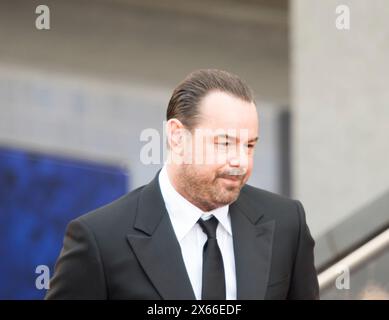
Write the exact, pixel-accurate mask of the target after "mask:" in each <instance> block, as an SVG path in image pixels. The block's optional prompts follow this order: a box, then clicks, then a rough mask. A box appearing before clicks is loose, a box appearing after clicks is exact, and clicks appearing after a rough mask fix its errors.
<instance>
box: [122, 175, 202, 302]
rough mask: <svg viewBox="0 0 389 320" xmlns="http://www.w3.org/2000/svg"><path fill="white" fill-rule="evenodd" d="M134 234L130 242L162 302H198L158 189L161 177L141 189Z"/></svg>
mask: <svg viewBox="0 0 389 320" xmlns="http://www.w3.org/2000/svg"><path fill="white" fill-rule="evenodd" d="M134 229H136V230H138V231H141V232H136V231H135V232H134V233H131V234H129V235H128V236H127V238H128V241H129V243H130V245H131V247H132V249H133V251H134V253H135V255H136V257H137V258H138V260H139V262H140V264H141V265H142V267H143V269H144V271H145V272H146V274H147V276H148V277H149V279H150V280H151V282H152V283H153V285H154V287H155V288H156V290H157V291H158V292H159V294H160V295H161V297H162V298H163V299H168V300H170V299H192V300H194V299H195V295H194V292H193V289H192V285H191V283H190V280H189V277H188V274H187V271H186V268H185V264H184V260H183V258H182V254H181V248H180V244H179V243H178V241H177V238H176V235H175V233H174V230H173V226H172V224H171V222H170V219H169V215H168V213H167V210H166V207H165V203H164V201H163V198H162V194H161V192H160V188H159V181H158V174H157V176H156V177H155V178H154V180H153V181H152V182H150V184H148V185H146V186H145V187H144V189H143V190H142V193H141V195H140V198H139V203H138V209H137V216H136V219H135V225H134Z"/></svg>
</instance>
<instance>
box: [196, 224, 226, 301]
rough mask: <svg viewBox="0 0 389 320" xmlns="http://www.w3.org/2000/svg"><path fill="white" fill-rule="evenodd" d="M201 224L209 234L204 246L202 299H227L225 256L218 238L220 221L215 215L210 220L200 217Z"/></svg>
mask: <svg viewBox="0 0 389 320" xmlns="http://www.w3.org/2000/svg"><path fill="white" fill-rule="evenodd" d="M198 222H199V224H200V226H201V228H202V229H203V231H204V232H205V233H206V235H207V236H208V240H207V242H206V243H205V245H204V248H203V283H202V293H201V298H202V300H226V283H225V276H224V266H223V257H222V254H221V252H220V249H219V246H218V244H217V240H216V228H217V225H218V223H219V222H218V221H217V219H216V218H215V217H212V218H211V219H209V220H205V221H204V220H203V219H201V218H200V219H199V221H198Z"/></svg>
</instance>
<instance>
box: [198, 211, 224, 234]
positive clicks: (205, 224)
mask: <svg viewBox="0 0 389 320" xmlns="http://www.w3.org/2000/svg"><path fill="white" fill-rule="evenodd" d="M198 223H199V225H200V227H201V229H203V231H204V233H205V234H206V235H207V237H208V239H216V228H217V225H218V224H219V221H218V220H217V219H216V218H215V216H212V218H210V219H208V220H203V219H201V218H200V219H199V221H198Z"/></svg>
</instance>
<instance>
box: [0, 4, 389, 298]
mask: <svg viewBox="0 0 389 320" xmlns="http://www.w3.org/2000/svg"><path fill="white" fill-rule="evenodd" d="M40 4H46V5H47V6H48V7H49V9H50V30H38V29H36V28H35V19H36V18H37V16H38V14H36V13H35V9H36V7H37V6H38V5H40ZM338 5H347V6H348V7H349V9H350V14H351V19H350V26H351V28H350V29H349V30H338V29H337V28H336V27H335V20H336V18H337V16H338V15H337V14H336V12H335V10H336V7H337V6H338ZM388 16H389V3H388V1H386V0H371V1H358V0H343V1H340V0H290V1H287V0H240V1H237V0H235V1H234V0H199V1H187V0H184V1H183V0H169V1H149V0H88V1H87V0H66V1H64V0H57V1H50V0H48V1H45V2H44V3H42V1H22V0H12V1H10V0H2V1H1V3H0V261H1V262H0V298H11V299H14V298H15V299H21V298H40V297H42V296H43V294H44V290H38V289H36V287H35V278H36V277H37V276H38V274H36V273H35V266H37V265H48V266H49V268H50V270H51V271H52V270H53V265H54V262H55V259H56V258H57V255H58V253H59V250H60V248H61V241H62V238H63V234H64V230H65V227H66V224H67V223H68V222H69V220H70V219H72V218H74V217H77V216H79V215H81V214H83V213H85V212H87V211H89V210H92V209H94V208H96V207H98V206H100V205H102V204H104V203H107V202H110V201H111V200H113V199H115V198H117V197H119V196H120V195H122V194H124V193H126V192H128V191H130V190H132V189H134V188H136V187H138V186H141V185H143V184H145V183H147V182H149V181H150V180H151V179H152V178H153V176H154V175H155V173H156V171H157V170H158V169H159V168H160V167H161V166H162V161H163V159H162V156H163V153H162V146H163V145H164V140H163V120H164V119H165V112H166V107H167V103H168V101H169V98H170V95H171V92H172V90H173V88H174V87H175V85H176V84H177V83H178V82H179V81H180V80H182V79H183V78H184V77H185V76H186V75H187V74H188V73H189V72H191V71H193V70H195V69H199V68H219V69H225V70H227V71H230V72H233V73H236V74H238V75H239V76H241V77H242V78H243V79H245V80H246V81H247V82H248V84H249V85H250V86H251V87H252V89H253V90H254V92H255V94H256V100H257V104H258V108H259V117H260V137H261V141H260V143H259V145H258V149H257V151H256V155H255V169H254V172H253V175H252V177H251V178H250V181H249V183H250V184H252V185H254V186H258V187H261V188H264V189H268V190H270V191H273V192H277V193H281V194H283V195H285V196H289V197H293V198H298V199H300V200H301V201H302V203H303V204H304V206H305V210H306V213H307V220H308V223H309V226H310V228H311V231H312V235H313V236H314V238H315V240H316V243H317V246H316V265H317V268H318V271H319V273H322V272H324V271H326V270H327V271H328V270H329V271H331V269H328V268H330V267H331V266H333V265H334V264H335V263H337V262H339V261H340V262H342V263H343V265H344V263H346V265H347V266H350V268H351V273H350V277H351V279H350V288H349V289H339V288H337V287H336V286H335V280H334V275H336V274H339V272H338V271H337V272H334V271H332V274H331V272H330V274H328V273H327V274H325V276H326V277H324V276H323V277H321V278H320V279H321V284H322V297H323V298H328V299H362V298H366V296H367V293H366V292H368V291H366V290H367V289H366V288H370V287H372V286H373V287H374V288H377V287H378V288H380V290H381V291H382V292H385V291H389V280H388V279H389V277H388V270H389V251H388V250H389V249H388V247H389V244H388V242H389V241H388V240H387V237H386V238H385V237H381V238H378V237H379V236H380V235H382V234H383V233H384V232H385V230H387V228H388V227H389V209H388V208H389V166H388V163H389V142H388V135H389V90H388V83H389V79H388V75H389V62H388V61H387V57H388V56H389V22H388V21H389V20H388V18H387V17H388ZM147 128H153V129H156V130H158V131H159V133H160V137H159V139H160V144H161V154H160V159H161V163H159V164H151V165H144V164H142V163H141V161H140V150H141V149H142V147H143V146H144V145H145V143H146V142H147V141H144V140H143V141H142V139H141V133H142V131H143V130H144V129H147ZM379 241H381V242H379ZM367 244H370V247H369V246H366V245H367ZM358 250H359V251H358ZM355 253H358V254H359V255H358V257H359V258H358V259H357V260H356V261H355V260H351V261H352V262H350V260H347V258H349V259H350V257H351V258H353V257H354V258H355V256H356V255H355ZM344 258H346V260H344ZM342 259H343V260H342ZM347 263H348V264H347ZM322 275H323V274H322ZM326 279H327V280H326ZM328 279H329V280H328ZM381 291H380V292H381ZM374 292H377V290H376V291H374ZM381 296H383V295H381Z"/></svg>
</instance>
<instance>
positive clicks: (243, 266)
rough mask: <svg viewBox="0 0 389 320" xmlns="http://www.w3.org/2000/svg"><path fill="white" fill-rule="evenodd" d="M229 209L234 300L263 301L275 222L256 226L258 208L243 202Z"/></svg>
mask: <svg viewBox="0 0 389 320" xmlns="http://www.w3.org/2000/svg"><path fill="white" fill-rule="evenodd" d="M244 197H245V195H244V193H243V190H242V192H241V196H240V197H239V199H238V200H237V201H236V202H234V203H233V204H231V205H230V215H231V227H232V233H233V243H234V255H235V268H236V285H237V299H247V300H250V299H252V300H254V299H258V300H262V299H264V298H265V294H266V289H267V284H268V279H269V271H270V263H271V253H272V245H273V232H274V225H275V221H268V222H265V223H260V220H261V218H262V216H263V214H261V208H250V207H249V206H248V205H247V203H249V201H248V200H249V199H244Z"/></svg>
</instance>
